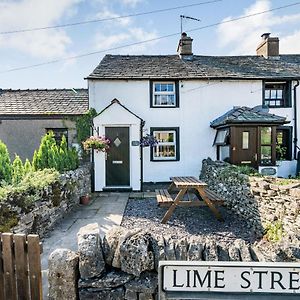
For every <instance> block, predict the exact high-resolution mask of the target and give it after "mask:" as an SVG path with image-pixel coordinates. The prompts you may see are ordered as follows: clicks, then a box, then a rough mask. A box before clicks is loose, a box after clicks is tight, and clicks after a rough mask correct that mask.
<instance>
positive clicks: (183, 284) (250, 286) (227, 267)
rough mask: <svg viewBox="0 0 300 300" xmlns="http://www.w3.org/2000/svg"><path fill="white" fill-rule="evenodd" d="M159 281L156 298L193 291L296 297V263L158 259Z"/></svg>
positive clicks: (299, 274) (299, 271) (299, 291)
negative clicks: (158, 290) (158, 293)
mask: <svg viewBox="0 0 300 300" xmlns="http://www.w3.org/2000/svg"><path fill="white" fill-rule="evenodd" d="M159 285H160V299H188V298H182V297H183V295H193V296H195V295H196V294H197V295H199V297H200V298H194V299H209V298H210V297H208V298H207V295H212V294H214V295H218V297H217V298H218V299H222V297H221V296H222V295H229V294H230V295H232V296H233V297H232V298H231V299H241V298H234V295H239V297H241V294H244V295H248V296H251V295H252V296H253V298H252V299H262V298H259V297H260V296H261V295H263V296H264V297H266V295H271V296H272V299H276V298H274V296H276V295H281V297H282V296H283V295H284V299H290V296H291V297H292V298H293V299H295V298H294V297H298V298H300V264H299V263H263V262H212V261H211V262H209V261H206V262H203V261H161V262H160V265H159ZM176 294H178V297H177V298H176ZM168 295H169V296H168ZM170 295H171V296H172V298H170ZM201 295H202V296H203V298H201ZM204 295H205V297H204ZM217 298H214V299H217ZM223 299H226V298H223ZM243 299H246V298H244V297H243ZM249 299H250V298H249ZM263 299H267V298H263ZM281 299H282V298H281Z"/></svg>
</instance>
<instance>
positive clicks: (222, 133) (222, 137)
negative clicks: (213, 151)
mask: <svg viewBox="0 0 300 300" xmlns="http://www.w3.org/2000/svg"><path fill="white" fill-rule="evenodd" d="M227 136H228V129H226V130H218V131H217V136H216V140H215V143H214V144H215V145H220V144H226V138H227Z"/></svg>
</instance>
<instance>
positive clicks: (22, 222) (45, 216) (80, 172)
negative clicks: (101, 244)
mask: <svg viewBox="0 0 300 300" xmlns="http://www.w3.org/2000/svg"><path fill="white" fill-rule="evenodd" d="M90 192H91V176H90V165H89V164H86V165H84V166H82V167H80V168H78V169H76V170H74V171H68V172H66V173H64V174H61V175H60V178H59V180H58V181H57V182H55V183H54V184H52V185H50V186H48V187H47V188H46V189H45V190H44V192H43V194H42V195H41V199H40V200H38V201H35V202H34V203H33V204H32V206H31V207H28V208H26V210H25V209H24V208H22V207H18V205H17V203H18V199H14V201H13V203H14V205H13V206H11V208H10V210H13V211H15V212H17V214H18V224H17V225H16V226H15V227H13V228H12V232H14V233H25V234H29V233H37V234H39V236H40V237H43V236H44V235H45V233H46V232H47V231H48V230H49V229H51V228H52V227H53V226H54V224H55V223H56V222H57V221H59V220H60V219H62V218H63V217H64V215H65V214H66V213H67V212H68V211H70V210H71V209H72V208H73V207H74V206H76V205H78V204H79V198H80V196H82V195H86V194H89V193H90ZM7 203H8V205H9V201H8V202H7Z"/></svg>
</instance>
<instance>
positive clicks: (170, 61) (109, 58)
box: [87, 54, 300, 79]
mask: <svg viewBox="0 0 300 300" xmlns="http://www.w3.org/2000/svg"><path fill="white" fill-rule="evenodd" d="M87 78H88V79H159V78H164V79H185V78H187V79H201V78H206V79H207V78H210V79H222V78H228V79H291V78H300V55H296V54H295V55H292V54H287V55H280V56H279V57H270V58H268V59H266V58H264V57H262V56H257V55H255V56H200V55H194V56H193V60H191V61H189V60H182V59H180V57H179V56H178V55H131V56H129V55H106V56H105V57H104V58H103V59H102V61H101V62H100V64H99V65H98V66H97V67H96V68H95V70H94V71H93V72H92V73H91V74H90V75H89V76H88V77H87Z"/></svg>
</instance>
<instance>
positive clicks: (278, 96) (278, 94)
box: [277, 90, 282, 99]
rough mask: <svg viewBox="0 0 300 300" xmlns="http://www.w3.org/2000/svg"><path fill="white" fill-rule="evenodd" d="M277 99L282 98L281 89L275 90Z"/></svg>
mask: <svg viewBox="0 0 300 300" xmlns="http://www.w3.org/2000/svg"><path fill="white" fill-rule="evenodd" d="M277 99H282V90H277Z"/></svg>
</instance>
